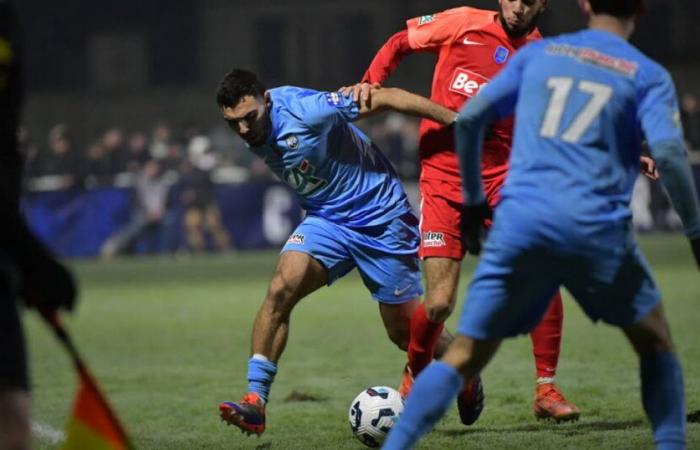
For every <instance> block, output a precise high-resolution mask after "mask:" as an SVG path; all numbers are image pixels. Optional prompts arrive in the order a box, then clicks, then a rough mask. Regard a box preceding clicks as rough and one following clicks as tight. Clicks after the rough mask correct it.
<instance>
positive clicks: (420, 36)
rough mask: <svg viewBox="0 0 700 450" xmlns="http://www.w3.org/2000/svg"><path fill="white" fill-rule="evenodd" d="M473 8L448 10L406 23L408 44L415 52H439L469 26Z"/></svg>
mask: <svg viewBox="0 0 700 450" xmlns="http://www.w3.org/2000/svg"><path fill="white" fill-rule="evenodd" d="M470 10H471V8H468V7H463V8H454V9H448V10H447V11H442V12H439V13H435V14H429V15H426V16H420V17H415V18H413V19H409V20H408V21H406V28H407V30H408V43H409V45H410V46H411V48H412V49H414V50H427V51H438V50H439V49H440V47H442V46H443V45H448V44H451V43H452V42H454V40H455V39H457V38H458V37H459V36H461V35H462V33H463V32H464V31H465V30H466V27H467V26H468V17H469V12H470Z"/></svg>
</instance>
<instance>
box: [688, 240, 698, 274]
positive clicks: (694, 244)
mask: <svg viewBox="0 0 700 450" xmlns="http://www.w3.org/2000/svg"><path fill="white" fill-rule="evenodd" d="M690 248H691V249H692V250H693V256H695V264H697V266H698V269H700V237H699V238H695V239H691V240H690Z"/></svg>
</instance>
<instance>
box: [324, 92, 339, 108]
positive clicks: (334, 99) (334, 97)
mask: <svg viewBox="0 0 700 450" xmlns="http://www.w3.org/2000/svg"><path fill="white" fill-rule="evenodd" d="M326 101H327V102H328V104H329V105H333V106H338V105H340V94H339V93H337V92H326Z"/></svg>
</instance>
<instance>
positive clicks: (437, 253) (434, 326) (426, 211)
mask: <svg viewBox="0 0 700 450" xmlns="http://www.w3.org/2000/svg"><path fill="white" fill-rule="evenodd" d="M420 191H421V218H420V225H419V227H420V249H419V254H420V257H421V258H422V259H423V271H424V274H425V280H426V293H425V299H424V303H423V304H422V305H420V306H419V307H418V308H416V310H415V312H414V314H413V317H412V318H411V342H410V343H409V348H408V365H409V367H410V369H411V371H412V372H413V374H414V375H418V374H419V373H420V371H421V370H423V368H424V367H425V366H427V365H428V364H430V361H432V359H433V354H434V353H435V346H436V344H437V342H438V339H439V337H440V335H441V332H442V330H443V328H444V322H445V320H447V318H448V317H449V316H450V314H451V313H452V310H453V309H454V307H455V303H456V295H457V285H458V283H459V271H460V265H461V263H460V261H461V260H462V257H463V256H464V250H463V248H462V242H461V239H460V231H459V223H460V215H461V204H462V203H461V201H462V192H461V188H460V186H459V183H450V182H445V181H441V180H431V179H421V180H420Z"/></svg>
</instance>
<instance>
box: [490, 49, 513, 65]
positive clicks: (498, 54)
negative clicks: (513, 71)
mask: <svg viewBox="0 0 700 450" xmlns="http://www.w3.org/2000/svg"><path fill="white" fill-rule="evenodd" d="M509 54H510V50H508V49H507V48H505V47H503V46H501V45H499V46H498V48H496V51H495V52H494V53H493V60H494V61H496V64H503V63H504V62H506V60H507V59H508V55H509Z"/></svg>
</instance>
